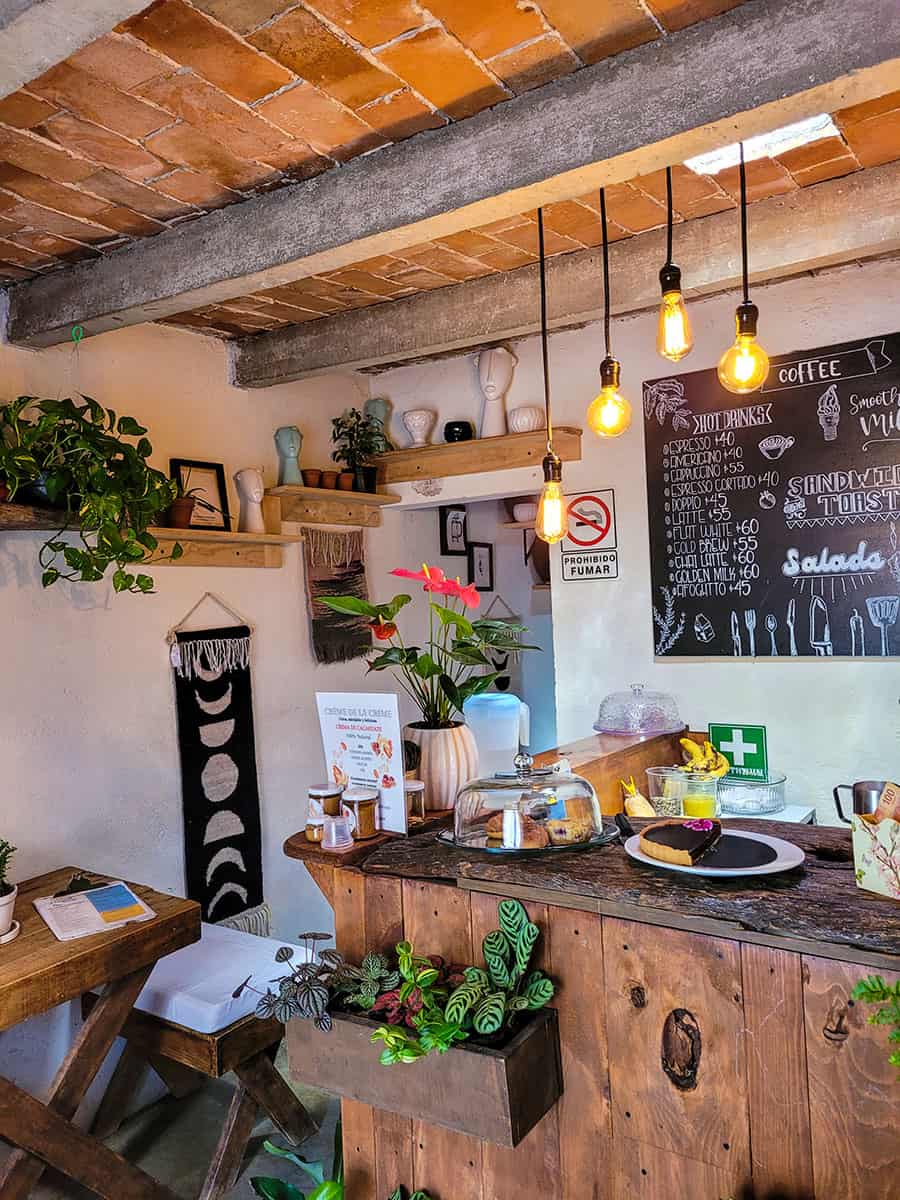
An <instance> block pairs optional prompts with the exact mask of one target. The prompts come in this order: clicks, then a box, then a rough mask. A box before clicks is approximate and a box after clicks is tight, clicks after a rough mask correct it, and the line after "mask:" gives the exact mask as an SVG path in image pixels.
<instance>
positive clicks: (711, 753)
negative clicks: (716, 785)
mask: <svg viewBox="0 0 900 1200" xmlns="http://www.w3.org/2000/svg"><path fill="white" fill-rule="evenodd" d="M679 741H680V745H681V748H682V750H683V751H684V753H685V755H686V756H687V762H685V763H681V764H679V768H678V769H679V770H680V771H704V772H706V773H707V774H711V775H717V776H719V777H720V778H721V776H723V775H727V774H728V772H729V771H730V770H731V764H730V763H729V761H728V759H727V758H726V757H725V755H724V754H723V753H722V752H721V751H720V750H717V749H716V748H715V746H714V745H713V744H712V742H709V741H704V743H703V745H702V746H701V745H700V743H699V742H695V741H694V739H693V738H687V737H686V738H681V739H679Z"/></svg>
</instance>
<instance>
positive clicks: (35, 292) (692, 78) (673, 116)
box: [8, 0, 900, 346]
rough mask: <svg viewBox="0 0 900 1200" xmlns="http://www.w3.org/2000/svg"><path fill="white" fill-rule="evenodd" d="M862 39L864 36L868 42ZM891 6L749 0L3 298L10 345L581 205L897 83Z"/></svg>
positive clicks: (899, 42)
mask: <svg viewBox="0 0 900 1200" xmlns="http://www.w3.org/2000/svg"><path fill="white" fill-rule="evenodd" d="M873 31H877V36H875V35H874V33H873ZM898 70H900V20H898V19H897V0H864V2H860V3H856V4H849V5H848V4H847V3H846V0H792V2H791V3H790V4H785V3H784V0H749V2H748V3H746V4H743V5H741V6H740V7H739V8H736V9H732V10H731V11H729V12H726V13H723V14H722V15H721V16H719V17H715V18H713V19H711V20H708V21H704V22H702V23H701V24H698V25H694V26H692V27H691V28H689V29H685V30H683V31H681V32H679V33H676V34H672V35H671V36H669V37H666V38H664V39H662V40H660V41H659V42H656V43H651V44H649V45H646V46H640V47H638V48H636V49H634V50H629V51H627V52H626V53H624V54H620V55H617V56H616V57H615V58H613V59H611V60H608V61H605V62H601V63H598V64H597V65H596V66H593V67H585V68H584V69H583V70H580V71H578V72H576V73H575V74H573V75H569V76H567V77H566V78H563V79H559V80H556V81H555V82H553V83H551V84H548V85H547V86H545V87H543V88H538V89H536V90H534V91H532V92H527V93H525V94H524V95H522V96H519V97H517V98H515V99H513V100H509V101H507V102H506V103H504V104H500V105H498V106H497V107H496V108H494V109H491V110H490V111H488V112H483V113H480V114H478V115H477V116H475V117H471V118H469V119H468V120H466V121H461V122H459V123H458V124H456V125H451V126H447V127H445V128H443V129H439V130H432V131H428V132H426V133H423V134H420V135H419V136H417V137H415V138H412V139H410V140H409V141H407V142H403V143H401V144H399V145H395V146H390V147H387V148H385V149H383V150H379V151H378V152H377V153H375V154H370V155H366V156H364V157H361V158H357V159H355V160H354V161H353V162H351V163H349V164H348V165H347V166H346V167H343V168H341V169H340V170H332V171H329V172H327V173H326V174H324V175H319V176H317V177H316V178H314V179H310V180H308V181H306V182H304V183H299V184H297V185H295V186H293V187H287V188H283V189H281V190H279V191H273V192H269V193H267V194H265V195H262V196H258V197H256V198H254V199H253V200H249V201H246V202H245V203H243V204H239V205H235V206H233V207H231V208H226V209H222V210H220V211H219V212H216V213H212V214H210V215H209V216H206V217H204V218H202V219H200V220H198V221H195V222H191V223H190V224H186V225H183V226H180V227H178V228H176V229H172V230H169V231H167V232H165V233H163V234H161V235H160V236H159V237H156V238H153V239H147V240H146V241H142V242H139V243H136V244H135V245H133V246H131V247H129V248H127V249H124V250H122V251H120V252H118V253H117V254H112V255H109V256H108V257H106V258H103V259H100V260H97V261H94V262H90V263H84V264H80V265H78V266H74V267H70V268H67V269H66V270H64V271H58V272H54V273H53V274H50V275H47V276H44V277H42V278H40V279H36V280H31V281H29V282H28V283H24V284H21V285H19V286H18V287H16V288H15V289H13V293H12V300H11V307H10V320H9V329H8V337H9V340H10V341H12V342H14V343H15V344H17V345H28V346H47V345H52V344H54V343H57V342H62V341H65V340H66V339H67V338H68V336H69V330H70V329H71V327H72V325H73V324H75V323H76V322H77V323H80V324H82V325H83V326H84V327H85V329H86V331H87V332H88V333H98V332H100V331H102V330H106V329H112V328H116V327H118V326H120V325H123V324H134V323H137V322H140V321H147V320H154V319H156V318H159V317H163V316H167V315H170V314H172V313H175V312H179V311H184V310H185V309H189V308H193V307H197V306H199V305H203V304H210V303H215V302H217V301H222V300H227V299H229V298H233V297H235V296H237V295H241V294H246V293H247V292H249V291H255V290H258V289H260V288H265V287H272V286H275V285H277V284H281V283H287V282H290V281H292V280H295V279H298V278H302V277H303V276H306V275H310V274H313V273H315V272H320V271H325V270H334V269H337V268H338V267H341V266H346V265H347V264H349V263H352V262H355V261H358V260H360V259H364V258H367V257H369V256H371V255H374V254H378V253H387V252H390V251H392V250H401V249H403V248H404V247H408V246H411V245H414V244H416V243H418V242H422V241H425V240H428V239H430V238H433V237H439V236H441V235H442V234H447V233H452V232H455V231H458V230H460V229H467V228H471V227H472V226H476V225H479V224H483V223H485V222H487V221H491V220H493V219H496V218H500V217H503V216H508V215H510V214H512V213H516V212H523V211H525V210H527V209H529V208H532V207H534V206H535V205H538V204H545V203H548V202H550V201H552V200H559V199H564V198H567V197H572V196H577V195H581V194H583V193H584V192H586V191H588V190H590V189H591V188H594V187H598V186H600V185H601V184H604V183H606V184H609V183H614V182H617V181H621V180H625V179H630V178H633V177H634V176H636V175H640V174H643V173H645V172H649V171H653V170H656V169H657V168H659V167H661V166H665V165H666V164H670V163H675V162H681V161H683V160H684V158H686V157H688V156H690V155H692V154H696V153H699V152H700V151H704V150H710V149H713V148H715V147H717V146H720V145H723V144H726V143H728V142H731V141H734V140H735V139H736V138H738V137H748V136H750V135H752V134H755V133H762V132H765V131H767V130H770V129H773V128H775V127H777V126H779V125H783V124H785V123H787V122H789V121H794V120H798V119H799V118H801V117H806V116H810V115H812V114H814V113H818V112H823V111H832V110H834V109H836V108H840V107H842V106H843V105H847V104H853V103H858V102H861V101H863V100H867V99H871V98H873V97H875V96H880V95H883V94H884V93H886V92H888V91H890V90H892V88H896V86H897V73H898Z"/></svg>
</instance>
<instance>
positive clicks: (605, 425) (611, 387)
mask: <svg viewBox="0 0 900 1200" xmlns="http://www.w3.org/2000/svg"><path fill="white" fill-rule="evenodd" d="M587 423H588V426H589V427H590V428H591V429H592V430H593V431H594V433H596V434H599V436H600V437H609V438H613V437H618V436H619V434H621V433H624V432H625V430H626V429H627V428H628V427H629V425H630V424H631V404H630V403H629V402H628V401H627V400H626V399H625V397H624V396H623V395H622V393H621V392H620V391H619V363H618V362H617V360H616V359H614V358H610V357H607V358H604V360H603V362H602V363H601V364H600V393H599V395H598V396H597V398H596V399H595V400H594V401H592V403H591V404H590V406H589V407H588V410H587Z"/></svg>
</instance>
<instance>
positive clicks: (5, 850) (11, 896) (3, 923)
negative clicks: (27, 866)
mask: <svg viewBox="0 0 900 1200" xmlns="http://www.w3.org/2000/svg"><path fill="white" fill-rule="evenodd" d="M15 852H16V848H15V846H11V845H10V844H9V842H7V841H4V840H3V838H0V937H5V936H6V934H8V933H9V931H10V929H12V923H13V910H14V908H15V907H16V896H17V895H18V892H19V889H18V888H17V887H16V885H15V884H14V883H10V882H9V880H8V879H7V878H6V872H7V870H8V869H9V861H10V859H11V858H12V856H13V855H14V854H15Z"/></svg>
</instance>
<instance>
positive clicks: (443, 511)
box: [438, 504, 469, 558]
mask: <svg viewBox="0 0 900 1200" xmlns="http://www.w3.org/2000/svg"><path fill="white" fill-rule="evenodd" d="M438 515H439V518H440V523H441V554H447V555H451V556H453V555H456V556H458V557H460V558H465V557H466V555H467V554H468V553H469V551H468V545H469V541H468V536H467V534H466V510H465V507H464V506H463V505H460V504H445V505H442V506H441V507H440V508H439V509H438Z"/></svg>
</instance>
